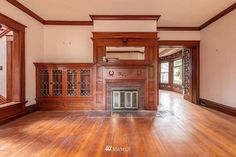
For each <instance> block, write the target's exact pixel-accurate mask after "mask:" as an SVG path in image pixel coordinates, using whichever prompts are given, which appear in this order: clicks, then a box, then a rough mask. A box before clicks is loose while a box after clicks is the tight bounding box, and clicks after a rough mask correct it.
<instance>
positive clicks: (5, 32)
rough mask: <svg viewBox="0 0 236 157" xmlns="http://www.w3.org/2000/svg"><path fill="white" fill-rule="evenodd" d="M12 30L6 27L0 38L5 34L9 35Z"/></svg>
mask: <svg viewBox="0 0 236 157" xmlns="http://www.w3.org/2000/svg"><path fill="white" fill-rule="evenodd" d="M10 31H11V30H10V29H6V30H4V31H3V32H2V33H1V34H0V38H2V37H4V36H5V35H7V34H8V33H9V32H10Z"/></svg>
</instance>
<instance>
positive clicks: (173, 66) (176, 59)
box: [172, 57, 183, 86]
mask: <svg viewBox="0 0 236 157" xmlns="http://www.w3.org/2000/svg"><path fill="white" fill-rule="evenodd" d="M178 60H182V80H181V84H177V83H175V82H174V81H175V79H174V78H175V77H174V76H175V75H174V71H175V70H174V69H175V64H174V62H176V61H178ZM172 74H173V78H172V84H173V85H175V86H182V85H183V58H182V57H178V58H175V59H173V60H172Z"/></svg>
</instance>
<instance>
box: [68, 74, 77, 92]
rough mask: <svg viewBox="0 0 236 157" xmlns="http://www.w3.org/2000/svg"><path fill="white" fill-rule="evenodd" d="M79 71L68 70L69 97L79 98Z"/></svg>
mask: <svg viewBox="0 0 236 157" xmlns="http://www.w3.org/2000/svg"><path fill="white" fill-rule="evenodd" d="M77 91H78V86H77V70H67V96H77V95H78V94H77Z"/></svg>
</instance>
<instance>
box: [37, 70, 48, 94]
mask: <svg viewBox="0 0 236 157" xmlns="http://www.w3.org/2000/svg"><path fill="white" fill-rule="evenodd" d="M39 76H40V81H39V86H40V96H49V71H48V70H40V71H39Z"/></svg>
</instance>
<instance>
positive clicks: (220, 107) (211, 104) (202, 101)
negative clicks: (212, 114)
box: [200, 98, 236, 117]
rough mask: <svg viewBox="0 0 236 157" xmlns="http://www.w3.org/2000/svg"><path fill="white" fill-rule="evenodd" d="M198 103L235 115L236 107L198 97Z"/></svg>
mask: <svg viewBox="0 0 236 157" xmlns="http://www.w3.org/2000/svg"><path fill="white" fill-rule="evenodd" d="M200 105H202V106H205V107H208V108H211V109H214V110H217V111H220V112H223V113H225V114H228V115H231V116H235V117H236V108H234V107H231V106H227V105H223V104H220V103H217V102H214V101H210V100H207V99H203V98H200Z"/></svg>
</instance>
